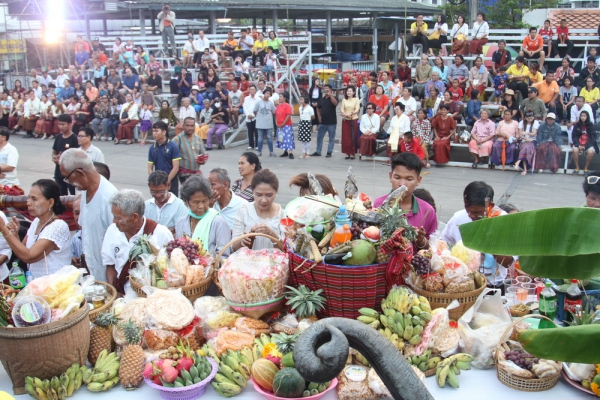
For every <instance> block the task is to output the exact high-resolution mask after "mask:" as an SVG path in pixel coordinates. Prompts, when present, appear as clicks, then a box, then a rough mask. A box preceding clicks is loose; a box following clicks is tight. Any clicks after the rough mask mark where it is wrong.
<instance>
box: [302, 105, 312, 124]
mask: <svg viewBox="0 0 600 400" xmlns="http://www.w3.org/2000/svg"><path fill="white" fill-rule="evenodd" d="M314 115H315V110H313V108H312V107H311V106H310V105H306V106H304V107H302V106H300V121H312V117H313V116H314Z"/></svg>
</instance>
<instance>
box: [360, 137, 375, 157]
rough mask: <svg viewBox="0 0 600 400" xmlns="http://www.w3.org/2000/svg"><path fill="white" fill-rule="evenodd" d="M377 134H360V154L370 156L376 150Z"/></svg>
mask: <svg viewBox="0 0 600 400" xmlns="http://www.w3.org/2000/svg"><path fill="white" fill-rule="evenodd" d="M376 140H377V135H362V136H361V137H360V154H361V155H363V156H367V157H371V156H373V155H375V150H377V142H376Z"/></svg>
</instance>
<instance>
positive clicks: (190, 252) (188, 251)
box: [167, 237, 205, 264]
mask: <svg viewBox="0 0 600 400" xmlns="http://www.w3.org/2000/svg"><path fill="white" fill-rule="evenodd" d="M175 249H181V250H182V251H183V254H184V255H185V256H186V257H187V259H188V261H189V262H190V264H194V263H195V260H196V258H198V255H204V253H205V251H204V247H203V246H202V242H201V241H200V240H199V239H195V240H192V239H191V238H189V237H183V238H181V239H174V240H171V241H170V242H169V243H167V255H168V256H169V257H171V253H172V252H173V250H175Z"/></svg>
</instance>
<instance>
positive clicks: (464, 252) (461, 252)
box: [450, 240, 481, 272]
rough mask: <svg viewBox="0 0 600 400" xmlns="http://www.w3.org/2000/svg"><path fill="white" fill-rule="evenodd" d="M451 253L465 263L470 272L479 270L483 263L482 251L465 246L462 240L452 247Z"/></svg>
mask: <svg viewBox="0 0 600 400" xmlns="http://www.w3.org/2000/svg"><path fill="white" fill-rule="evenodd" d="M450 254H451V255H452V256H454V257H456V258H458V259H459V260H461V261H462V262H463V263H465V265H466V266H467V268H469V271H470V272H475V271H477V270H478V269H479V266H480V265H481V253H480V252H478V251H475V250H471V249H469V248H468V247H465V245H464V244H463V242H462V240H460V241H459V242H458V243H456V244H455V245H454V247H452V250H451V251H450Z"/></svg>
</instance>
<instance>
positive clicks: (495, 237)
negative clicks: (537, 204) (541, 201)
mask: <svg viewBox="0 0 600 400" xmlns="http://www.w3.org/2000/svg"><path fill="white" fill-rule="evenodd" d="M598 226H600V210H599V209H594V208H584V207H578V208H574V207H570V208H568V207H565V208H550V209H544V210H535V211H527V212H522V213H517V214H511V215H505V216H502V217H495V218H486V219H483V220H480V221H476V222H471V223H468V224H464V225H461V226H460V227H459V229H460V233H461V236H462V240H463V243H464V245H465V246H466V247H468V248H471V249H473V250H477V251H481V252H484V253H490V254H497V255H518V256H519V264H520V266H521V269H522V270H523V271H525V272H527V273H528V274H531V275H534V276H543V277H547V278H567V279H571V278H575V279H589V278H593V277H596V276H599V275H600V257H599V255H600V242H599V241H598V239H597V231H598V228H597V227H598Z"/></svg>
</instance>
